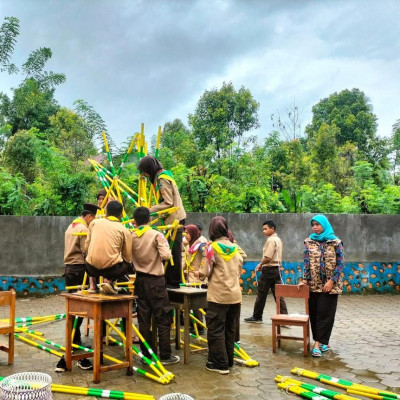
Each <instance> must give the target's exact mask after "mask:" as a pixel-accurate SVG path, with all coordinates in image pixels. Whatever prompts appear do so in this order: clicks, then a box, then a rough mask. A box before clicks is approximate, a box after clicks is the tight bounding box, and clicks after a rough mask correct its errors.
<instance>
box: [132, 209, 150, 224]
mask: <svg viewBox="0 0 400 400" xmlns="http://www.w3.org/2000/svg"><path fill="white" fill-rule="evenodd" d="M133 219H134V220H135V222H136V225H137V226H140V225H145V224H148V223H149V221H150V211H149V209H148V208H147V207H137V208H135V210H134V211H133Z"/></svg>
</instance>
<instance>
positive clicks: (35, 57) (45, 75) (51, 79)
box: [22, 47, 66, 90]
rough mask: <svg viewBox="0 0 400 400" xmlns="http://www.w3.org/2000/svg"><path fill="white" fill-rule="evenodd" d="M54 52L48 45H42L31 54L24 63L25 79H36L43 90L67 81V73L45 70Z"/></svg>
mask: <svg viewBox="0 0 400 400" xmlns="http://www.w3.org/2000/svg"><path fill="white" fill-rule="evenodd" d="M52 55H53V53H52V51H51V49H49V48H48V47H41V48H39V49H37V50H34V51H32V52H31V54H29V57H28V59H27V61H26V62H25V63H24V64H23V65H22V71H23V72H24V74H25V79H34V80H35V81H36V82H37V84H38V87H39V88H40V89H41V90H50V89H53V88H54V87H55V86H57V85H60V84H61V83H64V82H65V79H66V78H65V75H64V74H60V73H58V74H57V73H54V72H52V71H44V70H43V69H44V66H45V64H46V62H47V61H48V60H49V59H50V58H51V57H52Z"/></svg>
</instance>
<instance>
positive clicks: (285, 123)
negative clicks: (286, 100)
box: [271, 100, 303, 140]
mask: <svg viewBox="0 0 400 400" xmlns="http://www.w3.org/2000/svg"><path fill="white" fill-rule="evenodd" d="M271 121H272V127H273V128H274V129H277V130H278V131H279V132H280V133H281V134H282V136H283V137H284V139H286V140H296V139H300V138H301V137H302V135H303V131H302V127H301V122H302V121H301V111H299V107H298V106H297V105H296V101H295V100H293V103H291V104H290V106H289V108H288V109H287V110H286V113H285V114H284V115H283V116H282V117H281V114H280V112H279V111H277V112H276V113H274V114H271Z"/></svg>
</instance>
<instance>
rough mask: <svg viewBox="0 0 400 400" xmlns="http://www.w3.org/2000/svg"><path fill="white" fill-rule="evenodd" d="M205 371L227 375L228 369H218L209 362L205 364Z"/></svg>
mask: <svg viewBox="0 0 400 400" xmlns="http://www.w3.org/2000/svg"><path fill="white" fill-rule="evenodd" d="M206 369H208V370H209V371H213V372H218V373H219V374H221V375H228V374H229V369H224V368H219V367H218V366H216V365H215V364H213V363H211V362H208V363H207V364H206Z"/></svg>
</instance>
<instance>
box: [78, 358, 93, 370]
mask: <svg viewBox="0 0 400 400" xmlns="http://www.w3.org/2000/svg"><path fill="white" fill-rule="evenodd" d="M76 365H77V366H78V367H79V368H80V369H85V370H92V369H93V365H92V363H91V362H90V361H89V360H88V359H87V358H82V360H78V362H77V363H76Z"/></svg>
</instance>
